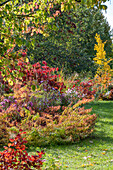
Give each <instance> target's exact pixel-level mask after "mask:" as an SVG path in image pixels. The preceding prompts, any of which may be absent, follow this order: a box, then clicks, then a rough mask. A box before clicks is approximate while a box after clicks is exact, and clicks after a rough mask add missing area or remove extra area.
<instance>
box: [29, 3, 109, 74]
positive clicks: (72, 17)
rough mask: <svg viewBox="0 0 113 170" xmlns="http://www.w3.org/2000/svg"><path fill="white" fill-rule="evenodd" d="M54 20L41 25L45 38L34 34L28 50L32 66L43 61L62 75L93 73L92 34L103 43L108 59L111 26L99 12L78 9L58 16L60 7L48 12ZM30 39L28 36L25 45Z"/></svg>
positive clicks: (81, 7) (93, 39)
mask: <svg viewBox="0 0 113 170" xmlns="http://www.w3.org/2000/svg"><path fill="white" fill-rule="evenodd" d="M51 16H54V18H55V20H54V21H53V22H51V23H50V24H49V25H46V24H45V25H44V27H45V29H44V35H45V36H44V35H43V34H42V33H40V34H34V36H33V37H34V39H36V42H35V48H34V49H33V47H32V46H30V48H29V49H28V54H29V56H30V59H31V61H32V62H34V63H35V62H37V61H41V60H46V61H47V63H49V64H50V66H55V67H59V68H60V69H61V68H62V64H64V72H65V73H66V74H67V73H70V72H74V71H77V72H81V71H83V70H84V71H95V69H96V68H95V67H94V62H93V58H94V55H95V52H94V45H95V34H96V33H98V34H100V36H101V39H102V41H106V40H107V43H106V46H105V50H106V52H107V56H108V57H111V55H112V54H111V44H112V41H111V38H110V26H109V24H108V23H107V21H106V19H105V18H104V16H103V14H102V12H101V11H100V10H99V9H97V8H93V9H91V8H87V6H83V5H77V8H76V9H75V10H73V9H72V10H70V11H69V12H68V13H67V12H61V10H60V6H58V5H57V6H54V8H52V9H51ZM30 38H31V37H30V36H27V39H28V41H29V40H30Z"/></svg>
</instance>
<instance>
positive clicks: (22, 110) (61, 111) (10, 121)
mask: <svg viewBox="0 0 113 170" xmlns="http://www.w3.org/2000/svg"><path fill="white" fill-rule="evenodd" d="M32 96H33V98H34V100H33V98H32ZM40 96H41V95H40V91H39V92H38V93H36V90H35V92H33V91H32V89H30V88H28V87H27V86H26V87H21V88H20V89H19V90H15V91H14V97H13V102H12V103H11V102H10V104H9V107H8V106H7V105H6V104H7V102H9V101H10V100H9V98H8V99H3V101H4V100H5V101H6V100H7V101H6V103H5V102H1V105H2V107H1V110H2V112H1V115H2V116H3V119H4V122H5V124H6V126H7V130H8V131H10V128H11V127H15V128H16V129H18V128H19V127H21V128H22V129H24V130H25V131H26V132H28V134H27V140H28V143H29V144H33V145H47V144H52V143H54V144H55V143H65V142H66V141H67V142H74V141H76V140H79V139H80V138H83V137H85V136H88V135H89V134H90V133H91V132H92V131H93V127H94V124H95V120H96V115H95V114H93V115H89V114H88V112H91V110H85V109H84V108H83V107H82V108H78V107H80V105H81V104H82V101H79V102H78V104H76V105H74V106H77V107H75V108H74V106H73V105H72V106H71V104H70V107H69V108H68V107H66V106H63V105H62V95H60V96H58V94H56V97H57V98H51V99H50V101H51V102H49V98H47V96H46V98H47V99H48V105H47V106H45V107H44V103H43V102H44V101H41V100H40V101H39V102H40V103H38V102H37V103H36V101H37V99H39V98H40ZM43 97H44V96H43ZM51 97H52V96H51ZM58 97H59V98H58ZM10 98H11V97H10ZM11 99H12V98H11ZM57 99H58V100H59V101H57ZM91 100H92V99H91ZM52 101H53V103H54V104H53V106H52V105H51V104H52ZM65 102H66V101H65ZM86 102H90V99H89V101H88V100H87V101H85V99H84V100H83V103H86ZM79 103H81V104H79ZM58 104H59V105H58ZM5 106H6V108H5ZM36 106H38V107H36ZM39 106H40V108H39ZM61 106H62V107H61ZM55 108H56V110H55ZM72 108H74V109H72ZM36 138H37V140H36ZM51 141H52V142H51ZM59 141H60V142H59Z"/></svg>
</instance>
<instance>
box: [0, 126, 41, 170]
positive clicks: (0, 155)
mask: <svg viewBox="0 0 113 170" xmlns="http://www.w3.org/2000/svg"><path fill="white" fill-rule="evenodd" d="M19 131H20V132H21V131H22V130H21V129H20V130H19ZM24 133H26V132H21V133H18V134H17V135H16V137H15V138H14V139H10V142H11V143H8V147H6V146H4V149H5V150H4V151H3V152H0V169H1V170H8V169H13V170H16V169H18V170H21V169H22V170H32V168H36V169H40V168H41V167H42V165H43V160H42V155H43V154H44V151H41V152H39V151H37V153H38V155H34V156H33V155H32V156H29V155H28V153H27V151H26V150H25V148H26V147H25V145H24V143H27V141H26V140H25V138H22V136H21V135H22V134H24Z"/></svg>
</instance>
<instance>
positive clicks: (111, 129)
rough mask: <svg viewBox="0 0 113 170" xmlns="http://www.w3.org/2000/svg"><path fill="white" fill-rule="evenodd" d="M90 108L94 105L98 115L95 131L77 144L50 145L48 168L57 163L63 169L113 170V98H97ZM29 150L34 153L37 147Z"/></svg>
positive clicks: (94, 110) (47, 155)
mask: <svg viewBox="0 0 113 170" xmlns="http://www.w3.org/2000/svg"><path fill="white" fill-rule="evenodd" d="M86 107H87V108H91V107H92V108H93V110H92V113H96V114H97V115H98V119H97V123H96V127H95V131H94V133H93V134H92V135H91V136H90V137H88V138H86V139H84V140H82V141H81V142H79V143H76V144H73V145H61V146H58V145H57V146H49V147H47V148H46V158H45V159H46V162H47V163H48V165H46V166H48V169H52V168H53V169H57V168H55V167H54V163H53V162H56V166H57V167H59V168H58V169H62V170H65V169H69V170H74V169H79V170H82V169H87V170H94V169H95V170H103V169H104V170H111V169H113V101H98V102H96V101H95V102H92V103H89V104H88V105H87V106H86ZM43 149H44V148H43ZM29 153H30V154H33V150H31V151H30V152H29ZM51 158H53V160H52V159H51ZM59 162H60V164H61V166H60V165H59ZM52 166H53V167H52Z"/></svg>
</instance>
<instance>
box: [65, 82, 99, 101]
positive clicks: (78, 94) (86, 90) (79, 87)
mask: <svg viewBox="0 0 113 170" xmlns="http://www.w3.org/2000/svg"><path fill="white" fill-rule="evenodd" d="M95 93H96V90H95V89H94V82H93V80H88V81H81V82H80V81H79V80H78V81H76V84H74V85H73V86H72V88H68V90H67V91H66V92H65V96H66V98H68V102H69V103H70V102H72V101H74V102H75V101H78V100H80V99H82V98H86V99H91V98H93V97H94V96H95Z"/></svg>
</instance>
